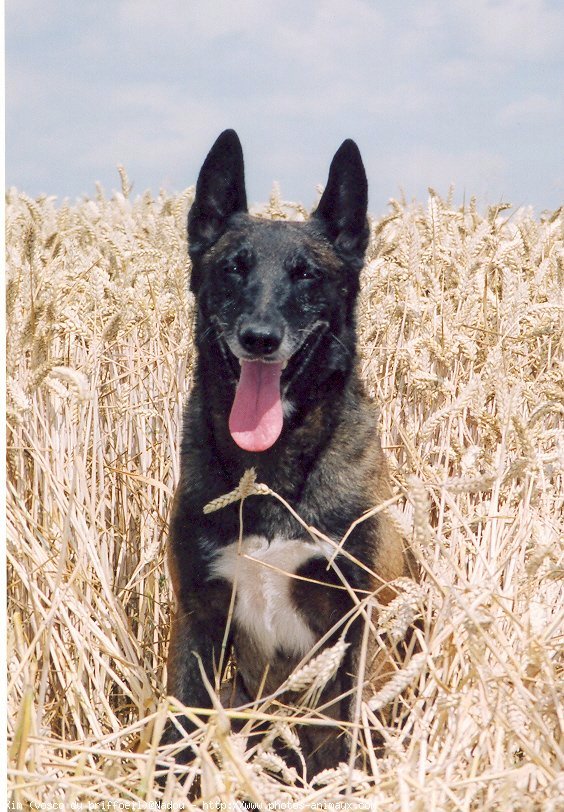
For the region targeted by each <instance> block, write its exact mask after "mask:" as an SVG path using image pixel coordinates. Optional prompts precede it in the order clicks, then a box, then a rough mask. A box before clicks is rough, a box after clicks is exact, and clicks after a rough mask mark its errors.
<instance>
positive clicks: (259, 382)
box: [224, 322, 327, 452]
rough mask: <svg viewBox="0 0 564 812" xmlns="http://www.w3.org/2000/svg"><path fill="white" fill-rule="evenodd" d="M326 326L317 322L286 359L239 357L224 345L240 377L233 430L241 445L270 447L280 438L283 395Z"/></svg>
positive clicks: (252, 448)
mask: <svg viewBox="0 0 564 812" xmlns="http://www.w3.org/2000/svg"><path fill="white" fill-rule="evenodd" d="M326 326H327V324H326V322H318V323H316V324H315V325H314V326H313V328H312V329H311V330H310V331H309V332H308V333H307V334H306V337H305V339H304V341H303V342H302V343H301V345H300V346H299V348H298V349H297V350H296V352H295V353H294V354H293V355H292V356H290V358H288V359H285V360H265V359H261V358H238V357H237V356H236V355H234V353H233V352H232V351H231V350H230V349H229V348H227V347H225V348H224V351H225V352H226V353H228V355H229V356H230V357H229V359H228V360H229V364H230V367H231V369H232V370H233V371H234V372H235V375H236V378H237V386H236V390H235V397H234V400H233V405H232V407H231V412H230V415H229V431H230V434H231V436H232V438H233V440H234V441H235V443H237V445H238V446H239V448H242V449H243V450H244V451H251V452H260V451H266V450H267V449H268V448H271V447H272V446H273V445H274V443H275V442H276V440H277V439H278V438H279V436H280V434H281V433H282V428H283V425H284V409H283V405H282V399H283V396H284V394H285V393H287V391H288V389H289V387H290V385H291V383H292V380H293V379H294V378H295V377H296V376H297V375H299V374H300V373H301V372H302V371H303V369H304V367H305V366H306V364H307V362H308V360H309V359H310V358H311V356H312V354H313V352H314V350H315V348H316V346H317V344H318V342H319V340H320V338H321V336H322V334H323V332H324V330H325V328H326ZM237 367H239V370H238V371H237Z"/></svg>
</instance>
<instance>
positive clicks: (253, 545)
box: [211, 536, 334, 659]
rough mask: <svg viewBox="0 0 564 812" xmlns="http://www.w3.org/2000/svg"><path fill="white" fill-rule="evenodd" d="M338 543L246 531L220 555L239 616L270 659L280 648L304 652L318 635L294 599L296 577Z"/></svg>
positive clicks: (216, 570) (217, 568)
mask: <svg viewBox="0 0 564 812" xmlns="http://www.w3.org/2000/svg"><path fill="white" fill-rule="evenodd" d="M333 549H334V548H333V547H332V546H331V545H329V544H327V543H322V542H321V543H315V542H313V541H303V540H302V539H278V538H275V539H273V540H272V541H271V542H270V543H269V542H268V540H267V539H266V538H265V537H264V536H246V537H245V538H244V539H243V540H242V542H241V543H239V542H238V541H236V542H234V543H233V544H230V545H229V546H228V547H224V548H223V549H222V550H220V552H219V553H218V554H217V555H216V557H215V559H214V561H213V563H212V566H211V571H212V573H213V575H215V576H219V577H221V578H225V579H226V580H227V581H229V582H231V583H233V584H235V587H236V598H235V609H234V619H235V622H236V624H237V625H238V626H239V627H240V628H242V629H243V630H244V631H245V632H246V634H248V635H249V636H251V637H253V639H254V640H255V642H256V643H257V646H258V647H259V649H260V650H261V651H262V652H263V654H264V656H265V657H266V658H269V659H270V658H271V657H272V656H273V655H274V653H275V651H276V649H278V648H280V649H283V650H284V651H286V652H288V653H291V654H294V655H298V656H300V657H302V656H303V655H304V654H306V652H308V651H309V650H310V649H311V648H312V646H313V645H314V643H315V642H316V637H315V635H314V633H313V632H312V630H311V629H310V627H309V626H308V624H307V623H306V622H305V620H304V619H303V617H302V615H301V614H300V613H299V612H298V611H297V610H296V608H295V607H294V605H293V603H292V601H291V599H290V588H291V584H292V578H291V576H292V575H294V574H295V573H296V571H297V570H298V569H299V568H300V567H301V566H302V564H305V562H306V561H309V559H310V558H314V557H319V556H320V555H321V556H323V557H325V558H329V557H330V556H331V554H332V552H333Z"/></svg>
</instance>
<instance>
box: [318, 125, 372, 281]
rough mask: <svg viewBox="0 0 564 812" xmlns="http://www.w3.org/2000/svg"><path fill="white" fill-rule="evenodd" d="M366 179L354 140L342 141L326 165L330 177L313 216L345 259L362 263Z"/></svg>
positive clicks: (364, 248) (366, 229) (365, 227)
mask: <svg viewBox="0 0 564 812" xmlns="http://www.w3.org/2000/svg"><path fill="white" fill-rule="evenodd" d="M367 209H368V182H367V180H366V172H365V171H364V165H363V163H362V158H361V157H360V152H359V150H358V147H357V145H356V144H355V142H354V141H351V139H350V138H348V139H347V140H346V141H343V143H342V144H341V146H340V147H339V149H338V150H337V152H336V153H335V157H334V158H333V160H332V161H331V167H330V168H329V179H328V181H327V186H326V187H325V191H324V192H323V194H322V196H321V200H320V201H319V205H318V207H317V209H316V210H315V212H314V213H313V217H314V218H315V219H316V220H317V221H318V222H319V223H320V224H321V226H322V228H323V230H324V233H325V235H326V236H327V237H328V238H329V240H331V242H332V243H333V245H334V246H335V249H336V250H337V251H338V252H339V253H340V254H341V255H342V256H343V258H344V259H346V260H347V261H348V262H350V263H352V264H353V265H355V266H357V267H358V266H361V265H362V262H363V258H364V252H365V251H366V246H367V245H368V236H369V228H368V221H367V219H366V212H367Z"/></svg>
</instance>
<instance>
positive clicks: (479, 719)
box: [6, 170, 564, 812]
mask: <svg viewBox="0 0 564 812" xmlns="http://www.w3.org/2000/svg"><path fill="white" fill-rule="evenodd" d="M121 179H122V191H121V192H120V193H119V194H114V195H113V196H111V197H107V196H105V195H104V193H103V192H102V190H101V189H98V192H97V194H96V196H95V197H94V198H93V199H89V200H83V201H82V202H79V203H77V204H76V205H68V204H64V205H62V206H57V205H56V203H55V201H54V200H53V199H50V198H47V197H45V198H41V199H37V200H31V199H29V198H28V197H26V196H25V195H23V194H20V193H18V192H17V191H15V190H10V191H9V193H8V196H7V205H6V235H7V236H6V248H7V292H6V301H7V324H8V353H7V359H8V369H7V413H8V414H7V417H8V429H7V453H8V457H7V472H8V494H7V559H8V622H7V625H8V696H9V709H8V717H9V731H8V748H9V753H8V771H9V776H8V780H9V793H10V794H9V799H10V801H11V802H12V806H11V808H21V809H26V808H43V809H54V808H58V809H79V808H82V807H84V808H88V809H91V810H92V809H109V808H110V806H111V805H112V804H113V805H114V806H113V807H112V808H119V809H124V808H131V809H143V808H147V809H149V808H158V803H159V802H160V803H161V805H162V806H163V807H164V808H168V809H179V808H182V806H183V805H184V806H185V807H186V808H191V804H192V803H194V806H196V807H198V808H201V807H202V806H203V808H204V809H211V808H218V809H236V808H243V807H242V806H241V803H240V802H241V800H243V799H250V800H251V801H254V802H255V804H257V805H259V806H260V808H264V809H322V808H324V809H345V808H347V809H353V808H356V809H373V810H382V811H383V812H384V810H385V811H386V812H388V810H390V812H391V811H392V810H401V812H410V811H411V810H416V811H417V812H422V811H423V810H437V811H439V810H440V812H442V811H443V810H500V811H503V810H543V812H544V811H546V812H549V811H550V812H556V811H557V810H558V809H562V803H563V800H562V799H563V797H564V771H563V768H564V754H563V750H562V742H563V737H562V733H563V724H564V711H563V707H562V703H561V699H562V686H563V680H562V676H563V670H562V669H563V663H562V657H561V655H562V648H561V645H562V630H563V629H562V625H563V619H564V601H563V570H564V557H563V552H564V488H563V478H564V340H563V334H564V331H563V325H564V241H563V239H564V215H563V212H562V210H560V211H558V212H555V213H553V214H546V215H543V216H542V217H537V216H535V215H534V213H533V212H532V211H530V210H528V209H521V210H518V211H509V210H507V207H504V206H493V207H491V208H489V209H487V210H485V211H483V212H481V211H479V210H478V208H477V206H476V204H475V202H474V201H472V200H471V201H470V202H469V203H466V204H465V205H463V206H458V205H455V204H454V203H453V201H452V199H451V198H448V199H442V198H441V197H440V196H439V195H437V194H436V193H435V192H433V191H432V190H430V193H429V198H428V201H427V202H426V203H423V204H418V203H409V204H408V203H406V202H405V201H403V202H398V201H391V202H390V205H389V211H388V214H387V215H386V216H385V217H384V218H383V219H381V220H379V221H374V222H373V223H372V240H371V244H370V247H369V250H368V256H367V263H366V266H365V270H364V272H363V285H362V294H361V299H360V303H359V311H358V321H359V341H360V348H361V354H360V363H361V368H362V374H363V377H364V379H365V381H366V384H367V387H368V389H369V391H370V393H371V394H372V396H373V397H374V398H375V400H376V401H377V403H378V406H379V409H380V428H381V434H382V440H383V445H384V447H385V449H386V453H387V456H388V458H389V462H390V468H391V472H392V476H393V484H394V494H395V497H396V499H395V501H394V503H393V504H391V505H388V506H385V507H384V509H386V510H387V511H388V513H389V515H390V516H391V517H392V518H393V520H394V521H395V522H397V523H398V524H399V525H400V526H401V528H402V531H403V533H404V534H405V536H406V538H407V540H408V542H409V544H410V545H411V548H412V550H413V552H414V554H415V556H416V559H417V561H418V564H419V567H420V570H421V578H420V582H419V583H418V584H416V583H414V582H410V581H407V580H406V579H403V580H401V582H399V583H397V584H396V588H397V592H398V596H397V598H396V599H395V600H394V601H393V602H392V604H391V605H390V606H389V607H388V608H387V609H386V610H385V611H382V612H380V613H379V614H378V615H377V616H376V615H374V617H377V620H376V621H375V623H373V624H372V626H371V627H370V629H369V633H370V634H375V635H376V636H377V637H378V636H379V635H381V634H383V633H386V634H388V635H390V636H391V637H392V639H395V640H398V641H399V640H401V638H402V637H403V635H405V633H406V629H407V628H408V626H409V625H410V624H411V623H412V622H413V621H414V620H416V619H417V620H418V621H419V629H418V631H417V632H416V634H417V638H418V648H417V650H416V651H415V653H414V652H411V653H410V654H407V655H406V657H405V660H404V661H403V662H399V663H398V666H397V668H398V670H397V673H396V674H395V675H394V677H393V678H392V680H391V681H390V683H388V685H387V686H386V687H385V688H384V689H383V690H381V691H380V692H379V694H378V695H376V696H374V697H373V698H372V700H371V701H370V702H367V703H361V702H358V703H357V715H356V718H355V726H356V731H353V737H356V739H355V741H356V743H357V746H360V745H359V742H360V740H361V737H360V736H358V735H357V734H358V733H359V731H360V732H361V731H362V728H363V727H369V726H374V727H376V728H377V729H378V730H379V732H380V734H381V735H382V736H383V737H384V741H385V745H386V746H385V752H384V754H383V756H381V757H376V753H375V752H374V751H370V752H368V754H367V755H368V758H369V763H370V764H371V769H370V770H369V771H367V772H361V771H360V770H358V769H356V768H355V769H353V766H352V764H342V765H340V766H339V767H338V768H336V769H335V770H330V771H325V772H324V773H322V774H320V775H318V776H316V777H314V778H312V779H311V780H310V781H309V782H305V781H303V780H302V777H301V776H300V775H299V774H298V773H297V772H296V771H295V770H292V769H290V768H289V767H288V766H287V765H286V764H285V763H284V762H283V761H282V759H281V758H280V756H279V755H277V754H276V753H275V752H274V751H273V750H272V748H271V744H272V739H273V736H274V732H277V733H278V734H279V735H281V736H283V737H284V738H285V740H286V741H287V742H288V743H289V745H290V746H293V747H297V743H296V735H295V729H294V725H295V724H296V723H297V722H298V721H299V720H300V718H302V717H301V716H300V713H303V712H304V711H303V708H302V709H300V708H297V709H295V710H294V711H293V712H291V711H289V710H288V709H285V708H283V707H280V709H279V712H278V713H277V712H276V709H274V710H272V709H271V710H270V711H269V713H268V714H265V713H264V712H263V714H262V716H263V717H264V718H266V719H268V720H269V721H270V724H271V727H272V730H271V734H270V735H268V734H267V735H266V738H264V739H262V740H261V739H260V738H259V737H257V736H256V735H247V734H249V731H251V733H252V727H253V724H254V723H256V720H257V719H258V718H259V716H260V713H259V711H257V712H256V713H255V714H254V712H253V711H247V712H246V715H245V713H243V714H242V718H243V721H244V722H245V727H244V729H243V731H242V732H234V731H233V730H232V728H231V719H230V716H232V713H231V712H230V711H226V710H224V709H223V708H222V707H221V705H220V703H219V701H217V700H216V701H215V704H214V709H213V710H212V711H211V712H210V713H209V714H208V715H207V716H204V715H200V717H199V718H200V720H201V721H200V722H199V726H198V729H197V730H196V732H195V733H193V734H192V738H193V741H194V745H195V747H196V748H197V753H198V755H197V757H196V759H195V761H194V763H193V764H192V765H191V766H190V768H189V774H188V779H187V781H186V782H185V783H184V784H183V783H181V782H179V781H177V780H176V779H175V778H174V776H173V775H172V774H170V776H169V779H168V783H167V784H166V786H165V787H164V789H161V788H159V786H157V784H156V783H155V775H156V773H157V771H158V769H159V766H158V764H157V756H158V755H159V752H158V749H157V748H158V741H159V737H160V732H161V731H162V729H163V725H164V723H165V719H166V717H167V714H170V713H173V712H175V711H178V708H177V707H176V706H175V705H174V703H169V702H168V701H167V698H166V696H165V695H164V689H163V686H164V684H165V677H164V670H165V669H164V664H165V659H166V647H167V634H168V618H169V603H170V600H171V594H170V588H169V580H168V578H167V574H166V566H165V555H164V549H165V542H166V535H167V519H168V511H169V507H170V503H171V496H172V493H173V490H174V486H175V482H176V480H177V477H178V446H179V432H180V423H181V410H182V405H183V403H184V401H185V398H186V395H187V393H188V392H189V389H190V379H191V372H192V369H193V364H194V351H193V345H192V337H193V332H192V329H193V301H192V300H191V298H190V296H189V294H188V292H187V291H188V288H187V280H188V277H189V273H190V267H189V261H188V257H187V251H186V240H185V223H186V214H187V210H188V207H189V205H190V202H191V200H192V198H193V189H189V190H187V191H186V192H184V193H183V194H180V195H178V196H169V195H166V194H164V193H162V194H161V195H160V196H158V197H156V198H154V197H151V196H150V195H149V194H145V195H143V196H139V197H135V198H134V197H133V196H132V195H131V190H130V187H129V182H128V180H127V176H126V174H125V172H124V171H123V170H121ZM260 211H261V215H262V216H265V217H272V218H290V219H296V218H297V219H302V218H304V217H307V212H306V210H305V209H304V208H303V207H302V206H300V205H295V204H287V203H284V202H282V200H281V199H280V194H279V192H278V190H277V189H276V188H275V189H274V191H273V193H272V196H271V199H270V201H269V203H268V204H267V205H266V206H264V207H262V208H261V210H260ZM251 487H252V484H251ZM375 507H376V508H377V507H378V506H376V505H375ZM359 518H360V517H359ZM323 657H325V660H322V659H320V658H323ZM339 657H340V653H339V651H337V650H329V652H325V654H322V655H318V658H317V660H316V661H314V665H313V666H311V664H310V666H309V667H308V666H307V665H306V666H305V667H304V669H302V671H301V673H300V674H298V675H297V676H295V679H296V680H297V682H296V683H295V684H298V683H299V685H300V687H301V688H302V689H303V690H304V693H305V694H307V695H308V696H309V697H310V698H311V696H313V695H315V693H316V691H317V690H318V689H319V683H320V679H321V680H323V679H329V678H330V675H331V673H332V669H334V668H335V667H336V666H337V665H338V661H339ZM384 706H387V707H388V708H389V712H388V713H387V714H386V715H381V714H379V710H380V709H381V708H382V707H384ZM253 714H254V715H253ZM164 756H165V757H166V753H165V754H164ZM196 774H197V775H199V776H200V777H201V778H200V780H201V793H202V798H201V799H200V800H196V801H195V802H191V801H189V800H188V794H189V787H190V785H191V782H192V781H193V779H194V777H195V775H196ZM104 804H106V805H105V806H104ZM165 805H166V806H165Z"/></svg>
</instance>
